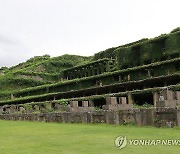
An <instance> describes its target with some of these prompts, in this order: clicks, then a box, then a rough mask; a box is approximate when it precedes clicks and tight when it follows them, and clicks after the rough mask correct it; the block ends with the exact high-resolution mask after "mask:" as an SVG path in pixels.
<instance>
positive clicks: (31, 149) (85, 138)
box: [0, 120, 180, 154]
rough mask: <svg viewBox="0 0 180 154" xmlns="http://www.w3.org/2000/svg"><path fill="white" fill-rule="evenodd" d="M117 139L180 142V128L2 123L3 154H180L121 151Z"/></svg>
mask: <svg viewBox="0 0 180 154" xmlns="http://www.w3.org/2000/svg"><path fill="white" fill-rule="evenodd" d="M117 136H127V138H128V139H180V128H179V127H178V128H177V127H176V128H154V127H138V126H116V125H108V124H60V123H43V122H24V121H3V120H0V154H6V153H12V154H14V153H15V154H16V153H17V154H23V153H25V154H26V153H29V154H36V153H37V154H44V153H48V154H53V153H57V154H81V153H82V154H114V153H115V154H116V153H128V154H130V153H133V154H136V153H137V154H141V153H142V154H148V153H149V154H153V153H158V154H160V153H163V154H165V153H168V154H171V153H172V154H177V153H180V146H162V145H158V146H152V145H151V146H130V145H128V146H127V147H125V148H124V149H121V150H119V149H117V147H116V146H115V144H114V140H115V138H116V137H117Z"/></svg>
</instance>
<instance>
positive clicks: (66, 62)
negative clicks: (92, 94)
mask: <svg viewBox="0 0 180 154" xmlns="http://www.w3.org/2000/svg"><path fill="white" fill-rule="evenodd" d="M179 42H180V30H179V27H178V28H176V29H174V30H172V31H171V33H169V34H162V35H160V36H158V37H156V38H153V39H141V40H139V41H136V42H132V43H129V44H125V45H121V46H118V47H112V48H109V49H106V50H104V51H101V52H99V53H97V54H95V55H94V56H92V57H83V56H76V55H63V56H59V57H53V58H51V57H50V56H49V55H44V56H35V57H33V58H31V59H29V60H27V61H26V62H23V63H20V64H19V65H16V66H13V67H10V68H7V67H2V68H0V100H7V99H10V98H11V94H15V95H17V97H30V96H31V97H32V98H31V97H30V99H33V98H34V97H36V96H35V95H37V96H41V97H43V98H44V97H46V96H47V95H48V96H49V95H51V94H52V93H53V94H56V93H58V92H65V91H71V90H72V91H75V90H79V89H84V88H87V87H98V86H103V85H110V84H113V83H119V82H122V83H124V82H130V81H138V80H145V79H147V78H149V77H150V75H151V73H152V72H150V71H152V69H153V71H154V72H153V75H154V76H151V78H152V77H160V76H171V75H179V71H180V70H179V68H180V66H179V60H180V58H179V56H180V43H179ZM105 59H113V61H114V60H115V62H114V63H113V66H112V68H111V72H107V71H105V72H101V73H100V74H96V75H94V76H90V77H89V76H85V77H84V76H83V77H82V78H79V77H76V78H75V79H73V80H69V81H67V80H66V79H65V78H63V76H64V74H63V73H64V71H65V70H71V69H74V70H76V69H77V68H79V67H84V68H85V67H86V66H88V65H89V64H92V63H93V64H96V63H98V62H101V61H103V60H105ZM171 63H176V66H175V67H174V66H172V65H171ZM159 66H161V67H164V66H166V69H159ZM167 66H168V67H167ZM95 71H97V70H95ZM148 71H149V72H148ZM120 78H121V79H120ZM176 88H177V87H176ZM20 99H21V98H20Z"/></svg>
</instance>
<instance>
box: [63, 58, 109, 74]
mask: <svg viewBox="0 0 180 154" xmlns="http://www.w3.org/2000/svg"><path fill="white" fill-rule="evenodd" d="M109 60H112V59H109V58H103V59H98V60H96V61H92V62H89V63H87V64H82V65H77V66H74V67H71V68H68V69H64V70H63V71H69V70H73V69H76V68H79V67H85V66H89V65H92V64H95V63H99V62H102V61H109Z"/></svg>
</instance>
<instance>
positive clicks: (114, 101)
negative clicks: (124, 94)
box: [106, 97, 118, 105]
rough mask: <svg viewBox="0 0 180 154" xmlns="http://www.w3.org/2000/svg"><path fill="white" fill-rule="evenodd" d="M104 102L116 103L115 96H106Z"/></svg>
mask: <svg viewBox="0 0 180 154" xmlns="http://www.w3.org/2000/svg"><path fill="white" fill-rule="evenodd" d="M106 104H107V105H117V104H118V103H117V98H116V97H106Z"/></svg>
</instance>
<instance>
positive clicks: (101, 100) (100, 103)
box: [93, 98, 106, 109]
mask: <svg viewBox="0 0 180 154" xmlns="http://www.w3.org/2000/svg"><path fill="white" fill-rule="evenodd" d="M93 102H94V107H97V108H100V109H102V106H103V105H106V100H105V98H98V99H94V100H93Z"/></svg>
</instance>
